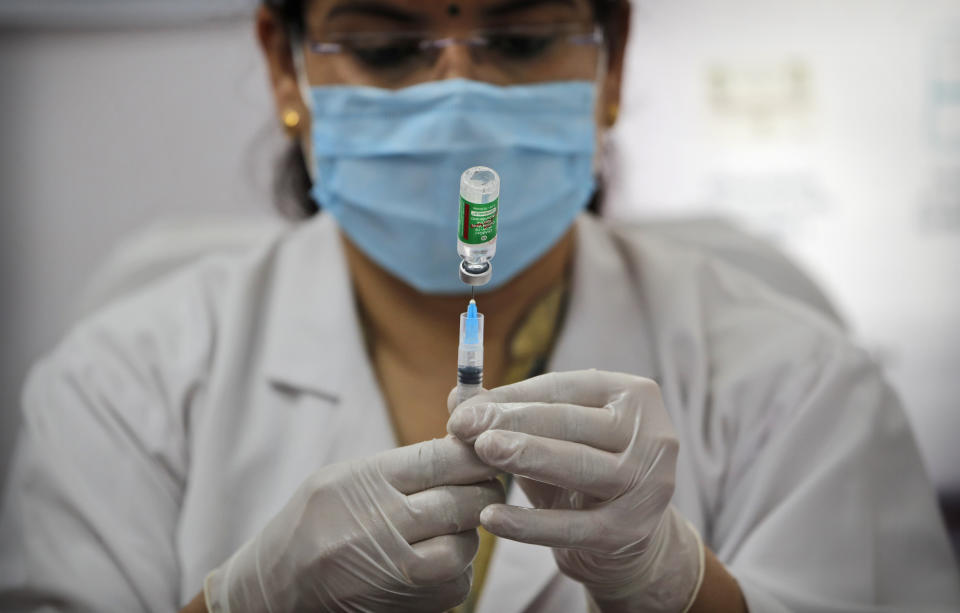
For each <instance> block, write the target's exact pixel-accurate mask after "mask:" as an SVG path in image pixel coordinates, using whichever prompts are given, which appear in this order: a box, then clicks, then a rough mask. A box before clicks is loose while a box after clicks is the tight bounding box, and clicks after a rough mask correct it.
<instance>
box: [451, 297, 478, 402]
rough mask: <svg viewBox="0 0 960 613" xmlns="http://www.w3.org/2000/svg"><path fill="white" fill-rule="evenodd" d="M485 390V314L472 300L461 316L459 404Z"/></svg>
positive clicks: (458, 373)
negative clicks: (478, 310) (479, 310)
mask: <svg viewBox="0 0 960 613" xmlns="http://www.w3.org/2000/svg"><path fill="white" fill-rule="evenodd" d="M482 390H483V313H479V312H477V302H476V301H475V300H470V304H468V305H467V312H466V313H461V314H460V345H459V347H458V348H457V404H460V403H461V402H463V401H464V400H466V399H467V398H470V397H471V396H475V395H477V394H479V393H480V392H481V391H482Z"/></svg>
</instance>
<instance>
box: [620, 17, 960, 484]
mask: <svg viewBox="0 0 960 613" xmlns="http://www.w3.org/2000/svg"><path fill="white" fill-rule="evenodd" d="M640 5H641V6H640V7H639V8H638V9H637V11H636V13H637V14H636V15H635V17H636V18H635V20H634V31H633V44H632V47H631V49H630V66H629V75H630V80H629V84H628V86H627V93H626V101H625V109H624V113H623V121H622V122H621V125H620V128H619V133H618V134H617V140H618V143H619V145H620V146H621V150H622V169H621V171H620V173H619V176H620V178H621V179H620V181H619V182H618V185H617V191H618V193H619V194H620V196H621V197H620V198H618V201H620V202H629V203H630V204H629V205H628V206H624V207H621V209H620V210H617V211H615V213H616V214H618V215H621V216H626V217H633V216H659V215H671V216H676V215H695V214H699V213H702V212H703V211H711V212H716V211H720V212H725V213H729V214H731V215H734V216H735V217H737V218H738V219H740V220H741V221H742V222H743V223H745V224H746V225H748V226H751V227H752V228H754V229H755V230H757V231H759V232H763V233H765V234H767V235H769V236H771V237H773V238H775V239H777V240H779V241H780V242H781V244H782V245H783V247H784V248H785V249H786V250H787V251H789V252H790V253H792V254H793V255H795V256H796V258H797V259H798V261H799V262H800V263H801V264H803V265H804V266H805V267H806V268H807V269H808V270H809V271H810V272H811V273H812V274H813V275H814V276H815V277H816V278H818V279H819V280H820V281H821V282H822V283H823V285H824V286H825V288H826V290H827V291H828V293H829V294H830V295H831V296H832V298H833V299H834V300H835V302H836V303H837V306H838V307H840V309H841V310H842V312H843V313H844V314H845V315H846V317H847V319H848V320H849V323H850V325H851V328H852V330H853V331H854V332H855V334H856V335H857V336H858V337H859V338H860V339H861V342H862V343H864V344H865V345H866V346H868V347H869V348H870V349H871V350H872V351H873V352H874V353H875V355H876V356H877V357H878V358H879V359H881V360H882V362H883V363H884V364H885V366H886V367H887V372H888V373H889V375H890V377H891V379H892V380H893V381H894V383H895V384H896V386H897V388H898V390H899V391H900V393H901V396H902V398H903V400H904V401H905V404H906V407H907V409H908V412H909V413H910V415H911V417H912V419H913V423H914V426H915V428H916V430H917V434H918V436H919V438H920V440H921V443H922V446H923V451H924V455H925V457H926V461H927V465H928V467H929V468H930V470H931V471H932V473H933V476H934V478H935V479H936V480H937V482H938V483H939V484H940V486H941V487H943V488H949V489H952V490H953V491H957V492H960V446H958V445H957V444H956V442H955V439H956V437H957V435H958V434H960V376H958V375H960V2H956V0H922V1H916V0H913V1H911V0H808V1H805V2H796V1H789V0H762V1H761V0H728V1H726V2H708V1H706V0H647V1H645V2H641V3H640ZM623 169H629V172H625V171H624V170H623Z"/></svg>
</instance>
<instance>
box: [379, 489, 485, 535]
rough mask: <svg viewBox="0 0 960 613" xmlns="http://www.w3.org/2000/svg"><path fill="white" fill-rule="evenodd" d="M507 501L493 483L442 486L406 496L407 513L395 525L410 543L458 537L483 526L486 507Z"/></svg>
mask: <svg viewBox="0 0 960 613" xmlns="http://www.w3.org/2000/svg"><path fill="white" fill-rule="evenodd" d="M503 501H504V493H503V486H502V485H501V484H500V482H499V481H497V480H495V479H494V480H493V481H488V482H485V483H480V484H476V485H442V486H439V487H434V488H430V489H428V490H423V491H422V492H417V493H414V494H410V495H409V496H407V505H406V513H402V514H399V515H398V516H395V517H394V525H395V526H396V528H397V531H398V532H399V533H400V535H401V536H402V537H403V538H404V539H406V541H407V542H408V543H416V542H418V541H422V540H425V539H429V538H432V537H435V536H440V535H443V534H457V533H460V532H464V531H466V530H473V529H474V528H476V527H477V526H479V525H480V511H482V510H483V508H484V507H486V506H488V505H491V504H496V503H501V502H503Z"/></svg>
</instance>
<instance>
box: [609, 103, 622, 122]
mask: <svg viewBox="0 0 960 613" xmlns="http://www.w3.org/2000/svg"><path fill="white" fill-rule="evenodd" d="M619 116H620V105H619V104H617V103H616V102H613V103H611V104H610V106H608V107H607V126H612V125H613V124H615V123H617V118H618V117H619Z"/></svg>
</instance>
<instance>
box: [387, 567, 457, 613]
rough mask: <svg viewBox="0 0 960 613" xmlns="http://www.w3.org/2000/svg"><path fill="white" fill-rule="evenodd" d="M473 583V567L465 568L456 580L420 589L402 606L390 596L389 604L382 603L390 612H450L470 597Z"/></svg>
mask: <svg viewBox="0 0 960 613" xmlns="http://www.w3.org/2000/svg"><path fill="white" fill-rule="evenodd" d="M472 583H473V566H467V569H466V570H465V571H463V573H461V574H460V576H458V577H457V578H456V579H453V580H451V581H447V582H446V583H441V584H439V585H434V586H430V587H421V588H419V589H417V590H415V591H414V593H413V594H411V595H410V598H409V599H406V600H404V602H403V603H402V604H397V603H396V602H395V596H394V595H393V594H390V598H391V600H390V602H384V603H383V604H384V605H388V606H389V610H390V611H410V612H412V613H413V612H415V613H423V612H424V611H450V610H452V609H454V608H456V607H457V606H458V605H460V604H462V603H463V602H464V601H465V600H466V599H467V596H469V595H470V586H471V584H472ZM384 610H386V609H384Z"/></svg>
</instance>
